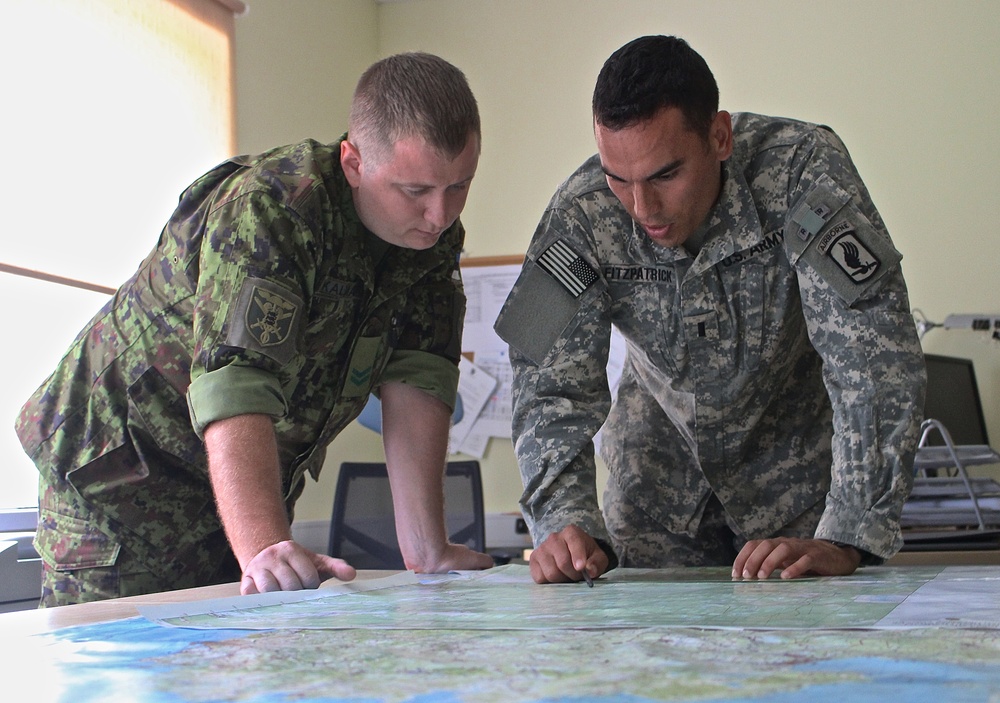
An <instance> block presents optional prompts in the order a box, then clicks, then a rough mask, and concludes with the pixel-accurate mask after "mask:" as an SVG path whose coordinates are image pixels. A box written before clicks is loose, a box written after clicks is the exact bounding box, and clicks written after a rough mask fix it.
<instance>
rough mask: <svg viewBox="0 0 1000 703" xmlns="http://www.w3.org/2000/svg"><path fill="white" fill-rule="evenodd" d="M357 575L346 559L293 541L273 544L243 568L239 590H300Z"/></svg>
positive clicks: (247, 591) (348, 578)
mask: <svg viewBox="0 0 1000 703" xmlns="http://www.w3.org/2000/svg"><path fill="white" fill-rule="evenodd" d="M356 575H357V571H355V569H354V567H353V566H351V565H350V564H348V563H347V562H346V561H344V560H343V559H335V558H333V557H329V556H326V555H325V554H316V553H315V552H311V551H309V550H308V549H306V548H305V547H303V546H302V545H301V544H298V543H296V542H293V541H291V540H285V541H284V542H278V543H277V544H272V545H271V546H270V547H267V548H265V549H263V550H262V551H261V552H260V553H259V554H257V556H255V557H254V558H253V559H251V560H250V562H249V563H248V564H247V568H246V569H244V570H243V580H242V581H241V582H240V593H241V594H242V595H244V596H245V595H249V594H251V593H266V592H268V591H299V590H302V589H304V588H318V587H319V585H320V583H322V582H323V581H325V580H326V579H328V578H331V577H333V578H338V579H340V580H341V581H350V580H352V579H353V578H354V577H355V576H356Z"/></svg>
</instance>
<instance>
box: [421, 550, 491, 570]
mask: <svg viewBox="0 0 1000 703" xmlns="http://www.w3.org/2000/svg"><path fill="white" fill-rule="evenodd" d="M492 566H493V557H491V556H490V555H489V554H483V553H482V552H477V551H474V550H472V549H469V548H468V547H466V546H465V545H464V544H451V543H449V544H447V545H445V548H444V551H443V552H441V553H440V554H438V555H436V556H434V557H431V556H429V555H423V563H422V564H420V565H412V566H410V565H408V567H409V568H412V569H413V570H414V571H416V572H417V573H421V574H446V573H448V572H449V571H473V570H479V569H489V568H491V567H492Z"/></svg>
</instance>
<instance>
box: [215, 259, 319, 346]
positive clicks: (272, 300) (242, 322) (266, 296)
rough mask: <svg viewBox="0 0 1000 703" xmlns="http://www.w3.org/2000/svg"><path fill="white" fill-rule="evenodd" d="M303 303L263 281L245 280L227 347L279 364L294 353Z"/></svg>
mask: <svg viewBox="0 0 1000 703" xmlns="http://www.w3.org/2000/svg"><path fill="white" fill-rule="evenodd" d="M302 309H303V302H302V299H301V298H300V297H299V296H298V295H296V294H295V293H293V292H292V291H290V290H288V289H287V288H284V287H283V286H281V285H279V284H277V283H274V282H273V281H268V280H266V279H263V278H246V279H245V280H244V281H243V286H242V288H241V289H240V295H239V298H238V299H237V302H236V306H235V307H234V308H233V310H232V312H231V313H230V316H229V334H228V335H227V337H226V343H227V344H228V345H230V346H234V347H242V348H244V349H250V350H252V351H257V352H260V353H261V354H264V355H266V356H269V357H270V358H272V359H274V360H275V361H278V362H280V363H286V362H287V361H288V360H289V359H291V358H292V355H293V354H294V353H295V338H296V333H297V330H298V325H299V321H300V318H301V317H302Z"/></svg>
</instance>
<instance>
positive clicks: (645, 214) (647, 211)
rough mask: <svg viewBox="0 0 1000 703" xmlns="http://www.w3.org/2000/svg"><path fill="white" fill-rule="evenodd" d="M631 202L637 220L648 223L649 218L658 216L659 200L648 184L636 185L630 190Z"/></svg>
mask: <svg viewBox="0 0 1000 703" xmlns="http://www.w3.org/2000/svg"><path fill="white" fill-rule="evenodd" d="M632 201H633V204H634V207H635V216H636V219H637V220H640V221H642V222H648V221H649V217H650V216H652V215H656V214H659V211H660V201H659V198H658V197H657V194H656V192H655V191H654V190H653V188H652V186H650V185H649V184H648V183H637V184H636V185H635V188H633V190H632Z"/></svg>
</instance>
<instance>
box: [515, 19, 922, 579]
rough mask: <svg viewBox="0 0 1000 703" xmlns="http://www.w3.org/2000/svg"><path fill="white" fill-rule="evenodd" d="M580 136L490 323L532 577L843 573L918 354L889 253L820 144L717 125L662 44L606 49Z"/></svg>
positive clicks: (876, 493)
mask: <svg viewBox="0 0 1000 703" xmlns="http://www.w3.org/2000/svg"><path fill="white" fill-rule="evenodd" d="M594 121H595V135H596V139H597V147H598V154H597V155H595V156H594V157H592V158H591V159H589V160H588V161H587V162H586V163H584V164H583V166H582V167H581V168H580V169H579V170H578V171H576V173H574V174H573V175H572V176H570V178H569V179H568V180H567V181H566V182H565V183H564V184H563V185H562V186H560V188H559V189H558V190H557V192H556V194H555V195H554V197H553V198H552V200H551V202H550V204H549V206H548V208H547V210H546V212H545V214H544V215H543V217H542V220H541V223H540V224H539V226H538V229H537V230H536V232H535V235H534V238H533V239H532V242H531V245H530V248H529V250H528V253H527V257H526V260H525V263H524V267H523V270H522V272H521V274H520V277H519V278H518V281H517V283H516V285H515V286H514V289H513V291H512V292H511V294H510V296H509V298H508V300H507V302H506V304H505V306H504V308H503V309H502V311H501V314H500V316H499V318H498V320H497V324H496V329H497V331H498V333H499V334H500V336H501V337H502V338H503V339H505V340H506V341H507V342H509V344H510V347H511V361H512V363H513V366H514V399H513V400H514V417H513V436H514V442H515V449H516V452H517V457H518V462H519V464H520V470H521V475H522V479H523V481H524V486H525V490H524V494H523V496H522V498H521V507H522V510H523V512H524V515H525V517H526V519H527V521H528V523H529V525H530V527H531V531H532V536H533V539H534V542H535V547H536V548H535V550H534V552H533V553H532V555H531V572H532V576H533V577H534V579H535V581H538V582H540V583H544V582H559V581H572V580H579V579H580V578H582V577H583V576H584V572H586V575H587V576H588V577H596V576H598V575H599V574H601V573H603V572H604V571H606V570H608V569H610V568H614V566H615V565H616V564H620V565H623V566H634V567H666V566H685V565H691V566H693V565H728V564H732V567H733V576H734V577H743V578H767V577H769V576H771V574H772V573H773V572H775V571H777V570H780V574H781V576H782V577H784V578H794V577H797V576H802V575H804V574H807V573H813V574H824V575H840V574H850V573H852V572H853V571H854V570H855V569H856V568H857V567H858V566H859V564H865V563H880V562H881V561H882V560H885V559H887V558H889V557H891V556H892V555H893V554H894V553H895V552H896V551H897V550H898V549H899V548H900V546H901V541H902V540H901V535H900V528H899V516H900V512H901V510H902V505H903V502H904V500H905V499H906V496H907V494H908V493H909V490H910V487H911V485H912V476H911V465H912V459H913V453H914V449H915V446H916V441H917V430H918V425H919V422H920V419H921V418H920V414H921V410H920V409H921V407H922V402H923V392H924V384H925V378H924V367H923V356H922V354H921V350H920V346H919V343H918V340H917V335H916V331H915V328H914V324H913V322H912V319H911V317H910V315H909V303H908V300H907V292H906V286H905V283H904V281H903V276H902V272H901V270H900V258H901V257H900V254H899V253H898V252H897V251H896V249H895V248H894V247H893V244H892V241H891V240H890V238H889V235H888V233H887V232H886V230H885V227H884V225H883V222H882V219H881V217H880V216H879V214H878V212H877V211H876V209H875V206H874V205H873V204H872V201H871V199H870V198H869V195H868V192H867V190H866V189H865V186H864V184H863V183H862V180H861V178H860V176H859V175H858V173H857V171H856V170H855V167H854V165H853V163H852V162H851V158H850V156H849V155H848V153H847V150H846V148H845V147H844V145H843V144H842V143H841V141H840V139H838V138H837V136H836V135H835V134H834V133H833V132H832V131H831V130H830V129H829V128H827V127H823V126H819V125H814V124H806V123H803V122H797V121H793V120H789V119H781V118H772V117H764V116H761V115H754V114H735V115H732V116H731V115H730V114H729V113H727V112H724V111H720V110H719V109H718V88H717V86H716V83H715V79H714V77H713V76H712V73H711V71H710V70H709V68H708V66H707V65H706V64H705V62H704V60H703V59H702V58H701V56H699V55H698V54H697V53H695V52H694V51H693V50H692V49H691V48H690V47H689V46H688V45H687V44H686V43H685V42H684V41H683V40H680V39H677V38H675V37H643V38H640V39H637V40H635V41H633V42H630V43H629V44H627V45H626V46H624V47H622V48H621V49H619V50H618V51H617V52H616V53H615V54H613V55H612V56H611V58H610V59H609V60H608V61H607V62H606V64H605V66H604V68H603V70H602V71H601V74H600V77H599V78H598V80H597V85H596V89H595V91H594ZM612 325H614V326H615V327H616V328H617V329H618V330H619V331H620V332H621V334H622V336H623V337H624V339H625V341H626V348H627V356H626V359H625V364H624V370H623V373H622V378H621V382H620V385H619V386H618V389H617V396H616V398H615V400H614V402H612V397H611V393H610V391H609V388H608V381H607V374H606V370H605V367H606V364H607V361H608V354H609V338H610V334H611V327H612ZM605 419H607V425H606V426H605V430H604V440H603V448H602V452H603V453H602V456H603V458H604V460H605V462H606V464H607V466H608V470H609V475H610V478H609V481H608V485H607V488H606V491H605V494H604V502H603V508H604V512H603V515H602V512H601V510H600V509H599V506H598V501H597V492H596V487H595V464H594V461H595V459H594V449H593V443H592V438H593V437H594V435H595V433H596V432H597V431H598V429H600V428H601V425H602V423H603V422H604V421H605Z"/></svg>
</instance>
